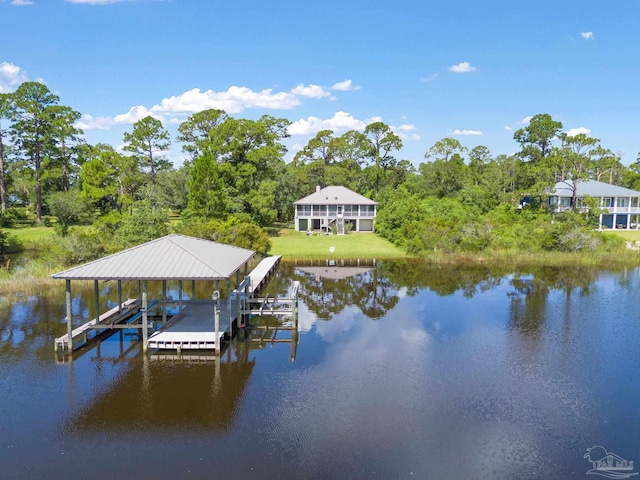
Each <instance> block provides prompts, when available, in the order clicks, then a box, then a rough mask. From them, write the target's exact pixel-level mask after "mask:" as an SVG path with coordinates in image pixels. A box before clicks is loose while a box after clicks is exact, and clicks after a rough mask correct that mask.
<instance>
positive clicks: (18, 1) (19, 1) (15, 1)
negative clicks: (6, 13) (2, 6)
mask: <svg viewBox="0 0 640 480" xmlns="http://www.w3.org/2000/svg"><path fill="white" fill-rule="evenodd" d="M11 5H17V6H18V7H24V6H26V5H33V2H32V1H31V0H11Z"/></svg>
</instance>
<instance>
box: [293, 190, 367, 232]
mask: <svg viewBox="0 0 640 480" xmlns="http://www.w3.org/2000/svg"><path fill="white" fill-rule="evenodd" d="M293 205H294V207H295V229H296V230H298V231H299V232H304V231H307V230H330V229H331V228H332V227H333V225H335V226H336V230H337V233H338V235H340V234H343V233H345V232H346V231H347V230H346V229H347V228H348V227H347V225H351V230H352V231H354V232H373V222H374V219H375V218H376V205H378V204H377V202H374V201H373V200H370V199H368V198H367V197H363V196H362V195H360V194H359V193H356V192H354V191H352V190H349V189H348V188H346V187H324V188H320V187H319V186H318V187H316V191H315V193H312V194H311V195H309V196H307V197H304V198H303V199H301V200H298V201H297V202H293Z"/></svg>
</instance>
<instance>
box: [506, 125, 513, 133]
mask: <svg viewBox="0 0 640 480" xmlns="http://www.w3.org/2000/svg"><path fill="white" fill-rule="evenodd" d="M504 129H505V130H506V131H507V132H510V131H511V130H512V129H511V127H510V126H509V125H505V126H504Z"/></svg>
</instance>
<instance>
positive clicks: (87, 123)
mask: <svg viewBox="0 0 640 480" xmlns="http://www.w3.org/2000/svg"><path fill="white" fill-rule="evenodd" d="M111 125H113V119H111V118H106V117H92V116H91V115H87V114H84V115H82V117H81V118H80V120H79V121H78V122H77V123H76V124H75V127H76V128H80V129H82V130H107V129H108V128H109V127H110V126H111Z"/></svg>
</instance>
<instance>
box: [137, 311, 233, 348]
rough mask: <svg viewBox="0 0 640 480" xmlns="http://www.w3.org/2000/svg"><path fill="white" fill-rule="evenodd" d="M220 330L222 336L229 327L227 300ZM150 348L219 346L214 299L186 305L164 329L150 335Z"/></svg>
mask: <svg viewBox="0 0 640 480" xmlns="http://www.w3.org/2000/svg"><path fill="white" fill-rule="evenodd" d="M219 315H220V331H219V332H218V336H219V338H222V337H223V336H224V334H225V332H226V331H227V330H228V328H229V316H228V315H227V310H226V302H220V306H219ZM148 345H149V348H157V349H170V350H177V349H178V348H180V349H181V350H183V349H184V350H198V349H200V350H202V349H214V348H215V346H216V336H215V324H214V319H213V302H208V303H205V302H202V303H200V302H199V303H194V304H189V305H187V306H186V307H185V308H184V309H183V310H182V311H181V312H180V313H179V314H177V315H176V316H175V317H174V318H173V319H171V321H170V322H169V323H168V324H167V325H165V326H164V327H163V328H162V329H161V330H159V331H157V332H155V333H153V334H152V335H151V336H150V337H149V341H148Z"/></svg>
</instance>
